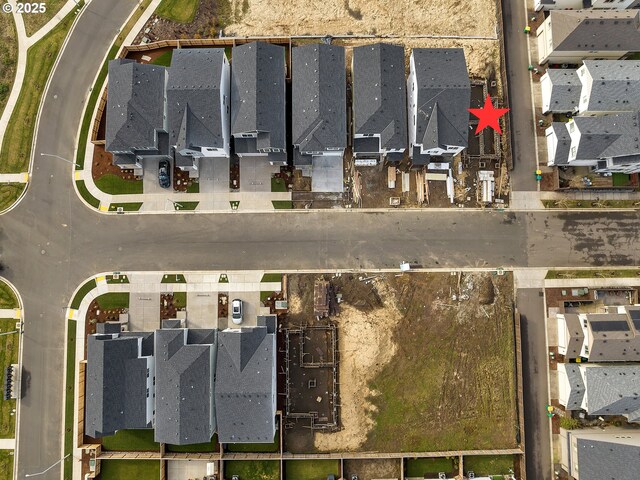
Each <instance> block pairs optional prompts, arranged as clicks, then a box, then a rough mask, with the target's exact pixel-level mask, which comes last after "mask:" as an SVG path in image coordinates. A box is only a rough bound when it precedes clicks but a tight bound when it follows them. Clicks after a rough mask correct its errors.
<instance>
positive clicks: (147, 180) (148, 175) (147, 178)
mask: <svg viewBox="0 0 640 480" xmlns="http://www.w3.org/2000/svg"><path fill="white" fill-rule="evenodd" d="M160 160H161V159H160V158H145V159H144V160H143V162H142V166H143V168H144V175H143V176H142V192H143V193H171V192H173V189H172V188H162V187H161V186H160V183H158V163H160ZM170 163H171V162H170ZM169 170H170V171H171V173H172V175H171V182H173V169H171V168H170V169H169Z"/></svg>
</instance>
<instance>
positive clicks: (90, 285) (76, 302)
mask: <svg viewBox="0 0 640 480" xmlns="http://www.w3.org/2000/svg"><path fill="white" fill-rule="evenodd" d="M94 288H96V281H95V279H93V278H92V279H91V280H89V281H88V282H87V283H85V284H84V285H83V286H82V287H80V289H79V290H78V293H76V296H75V297H73V301H72V302H71V308H73V309H77V308H78V307H80V304H81V303H82V300H83V299H84V297H85V295H86V294H87V293H89V292H90V291H91V290H93V289H94Z"/></svg>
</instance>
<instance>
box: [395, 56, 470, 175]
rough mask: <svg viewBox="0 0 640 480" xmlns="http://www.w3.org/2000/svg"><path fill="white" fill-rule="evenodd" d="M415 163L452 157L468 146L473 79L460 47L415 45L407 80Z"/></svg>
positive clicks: (411, 154) (413, 160)
mask: <svg viewBox="0 0 640 480" xmlns="http://www.w3.org/2000/svg"><path fill="white" fill-rule="evenodd" d="M407 97H408V107H409V108H408V118H409V156H410V158H411V162H412V164H413V166H422V165H427V164H428V163H429V162H430V161H431V159H432V157H443V158H440V159H439V160H438V161H442V160H443V159H444V160H449V159H451V158H453V156H454V155H457V154H459V153H460V152H462V150H464V149H465V148H466V147H467V145H468V135H469V111H468V108H469V106H470V102H471V82H470V80H469V73H468V71H467V63H466V61H465V58H464V50H463V49H461V48H414V49H413V51H412V52H411V58H410V72H409V78H408V80H407Z"/></svg>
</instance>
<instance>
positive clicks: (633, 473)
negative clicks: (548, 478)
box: [560, 427, 640, 480]
mask: <svg viewBox="0 0 640 480" xmlns="http://www.w3.org/2000/svg"><path fill="white" fill-rule="evenodd" d="M560 459H561V460H560V463H561V465H562V468H563V469H564V470H565V471H566V472H567V473H568V474H569V475H570V477H571V478H573V479H575V480H603V479H605V478H611V479H614V480H636V479H637V478H638V472H639V471H640V431H638V430H635V429H629V428H615V427H607V428H605V429H601V428H595V427H592V428H584V429H580V430H565V429H564V428H561V429H560Z"/></svg>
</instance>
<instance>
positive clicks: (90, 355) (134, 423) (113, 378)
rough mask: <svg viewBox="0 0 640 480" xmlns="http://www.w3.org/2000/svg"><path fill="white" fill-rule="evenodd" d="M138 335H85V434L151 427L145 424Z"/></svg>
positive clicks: (144, 380) (144, 373)
mask: <svg viewBox="0 0 640 480" xmlns="http://www.w3.org/2000/svg"><path fill="white" fill-rule="evenodd" d="M139 341H140V337H136V336H134V335H130V336H126V337H118V338H112V336H111V335H89V336H88V337H87V369H86V384H85V385H86V386H85V388H86V396H85V425H84V428H85V433H86V434H87V435H89V436H90V437H94V438H95V437H102V436H105V435H112V434H114V433H115V432H116V430H122V429H135V428H147V427H151V424H150V423H147V420H146V418H147V410H146V402H147V360H146V358H140V357H139V356H138V353H139V346H138V343H139Z"/></svg>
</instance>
